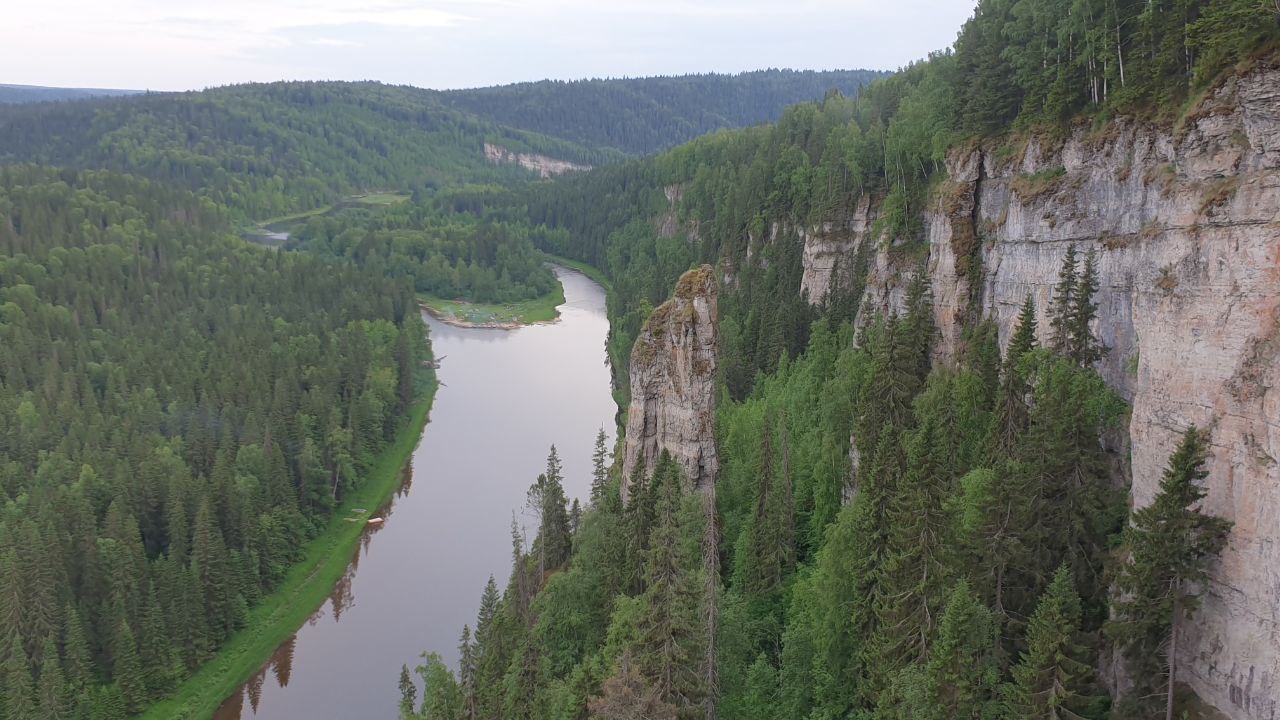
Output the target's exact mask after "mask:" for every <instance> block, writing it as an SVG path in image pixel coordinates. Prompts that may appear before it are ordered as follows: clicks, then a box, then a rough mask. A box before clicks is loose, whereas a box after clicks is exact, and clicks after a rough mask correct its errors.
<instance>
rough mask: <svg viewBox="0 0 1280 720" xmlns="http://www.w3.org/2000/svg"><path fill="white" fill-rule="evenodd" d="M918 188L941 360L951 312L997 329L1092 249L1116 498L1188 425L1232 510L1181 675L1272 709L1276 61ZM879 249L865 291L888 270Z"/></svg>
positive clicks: (1279, 376) (1221, 695) (1279, 429)
mask: <svg viewBox="0 0 1280 720" xmlns="http://www.w3.org/2000/svg"><path fill="white" fill-rule="evenodd" d="M935 200H936V202H935V203H934V206H933V209H932V210H931V211H930V212H929V213H928V214H927V216H926V218H925V227H926V230H927V234H928V240H929V264H928V269H929V272H930V273H931V282H932V289H933V294H934V304H935V313H936V316H937V317H936V319H937V322H938V325H939V327H940V328H941V331H942V338H941V342H940V350H939V354H940V356H942V357H943V358H953V357H955V356H956V355H957V353H958V352H959V351H960V349H961V348H960V344H961V332H960V331H961V327H962V324H963V322H964V320H965V319H966V318H971V317H975V316H980V315H988V316H991V317H993V318H995V319H996V321H997V322H998V324H999V326H1000V332H1001V337H1002V339H1003V340H1005V341H1007V338H1008V336H1009V334H1010V332H1011V331H1012V328H1013V325H1014V323H1015V320H1016V316H1017V314H1018V310H1019V307H1020V306H1021V304H1022V303H1023V301H1024V299H1025V298H1026V297H1027V295H1028V294H1029V295H1031V296H1032V297H1033V298H1034V299H1035V302H1036V306H1037V308H1038V310H1039V312H1040V316H1041V317H1042V318H1043V317H1045V313H1046V311H1047V307H1048V303H1049V299H1050V295H1051V292H1052V287H1053V284H1054V282H1055V279H1056V276H1057V273H1058V268H1059V265H1060V263H1061V260H1062V256H1063V253H1064V252H1065V251H1066V248H1067V246H1068V245H1071V244H1075V245H1076V246H1077V248H1078V249H1079V250H1080V251H1082V252H1083V251H1086V250H1088V249H1095V250H1096V251H1097V252H1098V254H1099V262H1100V271H1101V290H1100V292H1099V293H1098V296H1097V300H1098V302H1099V318H1098V321H1097V325H1096V330H1097V333H1098V334H1099V336H1100V337H1101V338H1102V340H1103V341H1104V342H1105V343H1106V345H1107V346H1108V347H1109V348H1110V352H1109V354H1108V355H1107V357H1106V358H1105V359H1104V360H1103V361H1102V363H1101V364H1100V367H1099V369H1100V370H1101V372H1102V374H1103V376H1104V377H1105V378H1106V380H1107V381H1108V383H1109V384H1110V385H1111V386H1112V387H1114V388H1115V389H1116V390H1117V391H1118V392H1119V393H1120V394H1121V395H1122V396H1124V397H1125V398H1126V399H1127V400H1129V401H1130V402H1131V403H1132V414H1131V420H1130V424H1129V436H1130V442H1131V452H1132V454H1131V468H1132V502H1133V504H1134V506H1139V507H1140V506H1142V505H1144V504H1146V503H1148V502H1150V500H1151V498H1152V497H1153V496H1154V494H1155V492H1156V490H1157V488H1158V485H1159V482H1160V477H1161V471H1162V469H1163V468H1164V465H1165V462H1166V460H1167V458H1168V456H1169V455H1170V453H1172V451H1173V449H1174V447H1175V445H1176V443H1177V441H1178V436H1179V434H1180V433H1181V432H1182V431H1183V430H1184V429H1185V428H1186V427H1187V426H1188V425H1190V424H1192V423H1194V424H1196V425H1198V426H1200V427H1202V428H1207V429H1208V430H1209V431H1210V432H1211V438H1212V446H1213V452H1212V457H1211V459H1210V464H1209V468H1208V469H1209V471H1210V475H1209V477H1208V478H1207V480H1206V481H1205V482H1206V487H1207V489H1208V497H1207V500H1206V503H1205V507H1206V510H1207V511H1209V512H1211V513H1214V514H1217V515H1220V516H1222V517H1225V518H1228V519H1229V520H1231V521H1233V522H1234V523H1235V526H1234V530H1233V532H1232V535H1231V541H1230V545H1229V546H1228V548H1227V550H1226V551H1225V552H1224V553H1223V554H1222V556H1221V558H1220V560H1219V561H1217V562H1216V563H1215V564H1214V565H1213V567H1212V569H1211V573H1212V580H1211V582H1210V583H1209V586H1208V587H1207V588H1206V591H1207V592H1206V597H1205V602H1204V606H1203V608H1202V610H1201V611H1200V612H1199V613H1198V614H1197V616H1196V618H1195V620H1194V622H1193V624H1192V627H1188V628H1186V636H1187V638H1188V640H1189V642H1187V643H1186V644H1185V645H1183V647H1184V648H1185V651H1184V654H1183V657H1182V658H1181V660H1180V667H1181V668H1182V673H1181V674H1180V679H1181V680H1184V681H1186V682H1188V683H1189V684H1190V685H1191V686H1192V687H1193V688H1194V689H1195V691H1196V692H1197V693H1198V694H1199V695H1200V697H1201V698H1203V699H1204V700H1206V701H1208V702H1209V703H1211V704H1213V705H1214V706H1216V707H1217V708H1218V709H1219V710H1221V711H1222V712H1223V713H1225V714H1226V715H1228V716H1230V717H1231V718H1235V719H1237V720H1246V719H1247V720H1275V719H1276V718H1280V390H1277V384H1278V382H1280V69H1276V68H1262V69H1258V70H1255V71H1252V72H1250V73H1249V74H1247V75H1244V76H1242V77H1238V78H1233V79H1231V80H1229V81H1228V82H1227V83H1226V84H1225V85H1224V86H1222V87H1221V88H1219V89H1218V91H1217V92H1215V93H1213V94H1212V95H1210V97H1208V98H1207V99H1206V100H1205V101H1204V102H1203V103H1202V105H1201V106H1200V107H1199V109H1198V110H1197V111H1196V112H1194V113H1193V114H1192V115H1191V116H1190V117H1189V118H1187V119H1186V120H1185V122H1184V123H1183V124H1182V125H1181V126H1180V127H1178V128H1176V129H1173V128H1156V127H1152V126H1149V125H1143V124H1136V123H1132V122H1127V123H1126V122H1114V123H1112V124H1111V125H1110V126H1108V127H1107V128H1106V129H1105V130H1104V131H1102V132H1101V133H1098V134H1095V133H1090V132H1089V131H1087V130H1083V129H1082V130H1078V131H1076V132H1075V133H1073V134H1071V135H1070V136H1069V137H1068V138H1066V139H1059V140H1050V139H1044V138H1032V139H1030V140H1028V141H1027V142H1026V144H1025V147H1022V148H1016V149H1015V152H1013V153H1008V152H1007V148H1006V149H1005V152H1002V153H995V152H984V150H983V149H982V148H967V149H963V150H959V151H956V152H953V153H952V155H951V157H950V158H949V162H948V179H947V181H946V182H945V183H943V185H942V186H941V187H940V188H939V189H938V190H937V191H936V193H935ZM885 257H886V256H885V254H884V253H881V255H880V256H879V262H880V265H878V266H877V267H876V268H875V269H873V281H872V282H871V283H869V286H868V294H870V293H871V285H872V284H875V283H878V284H879V285H881V286H886V287H887V286H898V287H900V283H898V282H895V281H893V280H892V279H891V277H890V276H891V275H892V273H893V267H892V263H887V262H885ZM875 276H879V278H878V280H877V279H876V277H875ZM881 302H882V303H883V302H886V301H885V300H882V301H881ZM889 304H892V303H891V302H889ZM1041 332H1042V334H1045V333H1047V328H1046V327H1045V324H1044V323H1042V324H1041ZM1041 339H1042V340H1043V339H1045V338H1044V337H1042V338H1041Z"/></svg>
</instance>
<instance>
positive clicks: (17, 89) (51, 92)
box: [0, 83, 138, 105]
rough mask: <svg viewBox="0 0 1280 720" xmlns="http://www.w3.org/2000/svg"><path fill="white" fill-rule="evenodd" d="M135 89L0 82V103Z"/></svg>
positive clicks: (55, 98) (115, 93)
mask: <svg viewBox="0 0 1280 720" xmlns="http://www.w3.org/2000/svg"><path fill="white" fill-rule="evenodd" d="M137 92H138V91H137V90H111V89H107V88H64V87H44V86H42V85H6V84H3V83H0V105H16V104H19V103H33V102H50V101H63V100H83V99H85V98H91V97H102V96H104V95H107V96H115V95H133V94H136V93H137Z"/></svg>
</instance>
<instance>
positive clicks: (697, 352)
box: [622, 265, 719, 502]
mask: <svg viewBox="0 0 1280 720" xmlns="http://www.w3.org/2000/svg"><path fill="white" fill-rule="evenodd" d="M716 297H717V288H716V281H715V275H714V272H713V271H712V269H711V266H710V265H703V266H702V267H699V268H695V269H693V270H690V271H688V272H686V273H685V274H684V275H682V276H681V277H680V281H679V282H678V283H676V289H675V294H674V295H673V296H672V298H671V299H670V300H668V301H667V302H665V303H663V304H662V305H660V306H659V307H658V308H657V309H656V310H654V311H653V314H652V315H650V316H649V319H648V320H647V321H646V322H645V324H644V328H643V329H642V330H641V332H640V337H639V338H637V340H636V344H635V347H634V348H633V349H632V351H631V406H630V408H629V410H628V415H627V435H626V454H625V456H624V460H623V480H624V482H623V488H622V496H623V500H624V502H625V501H626V498H627V496H628V487H627V485H626V483H627V481H629V480H630V478H631V475H632V472H633V471H634V470H635V468H636V466H637V465H638V464H640V463H644V467H645V468H647V470H648V472H652V470H653V468H654V466H655V465H656V464H657V462H658V458H659V456H660V455H661V453H662V451H664V450H666V451H667V452H669V453H670V454H671V457H672V458H673V459H674V460H675V461H676V462H677V463H679V464H680V466H681V467H682V468H683V469H684V472H685V476H686V477H687V478H688V479H689V481H690V482H691V483H692V486H693V487H695V488H699V489H701V490H703V491H704V492H710V491H712V490H713V489H714V486H715V479H716V472H717V470H718V469H719V461H718V459H717V455H716V445H715V432H714V427H713V425H714V421H715V399H716V389H715V377H716V323H717V316H716Z"/></svg>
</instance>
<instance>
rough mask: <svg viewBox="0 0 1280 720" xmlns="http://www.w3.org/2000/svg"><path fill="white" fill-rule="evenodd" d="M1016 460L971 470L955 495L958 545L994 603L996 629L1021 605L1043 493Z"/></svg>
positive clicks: (988, 599) (980, 586)
mask: <svg viewBox="0 0 1280 720" xmlns="http://www.w3.org/2000/svg"><path fill="white" fill-rule="evenodd" d="M1028 481H1029V474H1028V473H1027V472H1026V470H1025V469H1024V468H1023V467H1022V466H1021V465H1019V464H1018V463H1013V462H1005V463H1001V465H1000V466H999V467H998V468H995V469H993V468H978V469H977V470H971V471H969V472H968V473H966V474H965V476H964V477H962V478H961V479H960V494H959V496H958V498H957V500H956V508H957V518H956V520H957V526H958V532H957V535H958V540H959V545H960V547H961V548H963V551H964V553H965V554H966V558H965V567H966V569H967V571H968V574H969V577H970V578H972V579H973V581H974V584H975V586H976V588H977V589H978V591H979V592H980V593H981V595H982V596H983V598H984V599H985V601H986V602H988V603H989V604H990V606H991V610H992V613H993V614H994V615H995V621H996V623H997V629H998V630H1002V629H1003V625H1004V622H1005V619H1006V616H1007V615H1008V614H1009V612H1010V608H1013V609H1014V611H1015V612H1016V610H1017V609H1019V608H1021V607H1022V603H1021V602H1020V601H1019V600H1020V598H1019V596H1020V594H1021V593H1022V592H1025V591H1024V590H1022V587H1021V586H1022V585H1023V583H1024V582H1025V579H1026V578H1027V577H1028V575H1029V573H1031V572H1032V570H1033V567H1034V566H1033V558H1034V549H1033V548H1032V547H1030V545H1031V544H1033V543H1034V542H1035V538H1034V537H1033V532H1032V529H1033V528H1034V527H1035V525H1036V522H1037V518H1038V513H1039V509H1040V505H1039V499H1040V497H1039V493H1038V492H1037V491H1036V489H1035V488H1034V487H1033V486H1032V485H1031V484H1030V483H1029V482H1028Z"/></svg>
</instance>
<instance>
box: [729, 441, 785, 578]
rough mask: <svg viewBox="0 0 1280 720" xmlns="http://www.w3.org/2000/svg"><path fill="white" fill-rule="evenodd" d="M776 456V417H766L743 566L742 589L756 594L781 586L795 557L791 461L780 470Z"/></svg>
mask: <svg viewBox="0 0 1280 720" xmlns="http://www.w3.org/2000/svg"><path fill="white" fill-rule="evenodd" d="M789 452H790V450H789V449H785V450H784V453H787V454H789ZM773 455H774V451H773V420H772V416H767V417H766V418H765V421H764V423H763V431H762V432H761V435H760V466H759V468H758V470H757V471H756V479H757V480H756V492H755V504H754V507H753V509H752V515H751V520H750V524H749V525H748V526H747V529H746V542H747V555H746V558H745V563H744V567H742V568H741V574H742V583H743V589H744V590H745V591H746V592H748V593H751V594H753V595H757V596H762V595H767V594H769V593H772V592H774V591H776V590H779V589H781V587H782V582H783V579H784V578H785V576H786V575H787V573H788V572H789V571H790V569H791V566H792V563H793V559H794V548H795V538H794V530H795V528H794V522H793V521H792V519H791V517H792V516H791V513H792V508H791V492H790V481H791V479H790V477H788V475H789V473H790V468H789V467H786V465H788V464H789V463H784V468H783V472H781V473H778V472H777V471H775V469H774V464H775V463H774V457H773ZM779 476H780V477H779Z"/></svg>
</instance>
